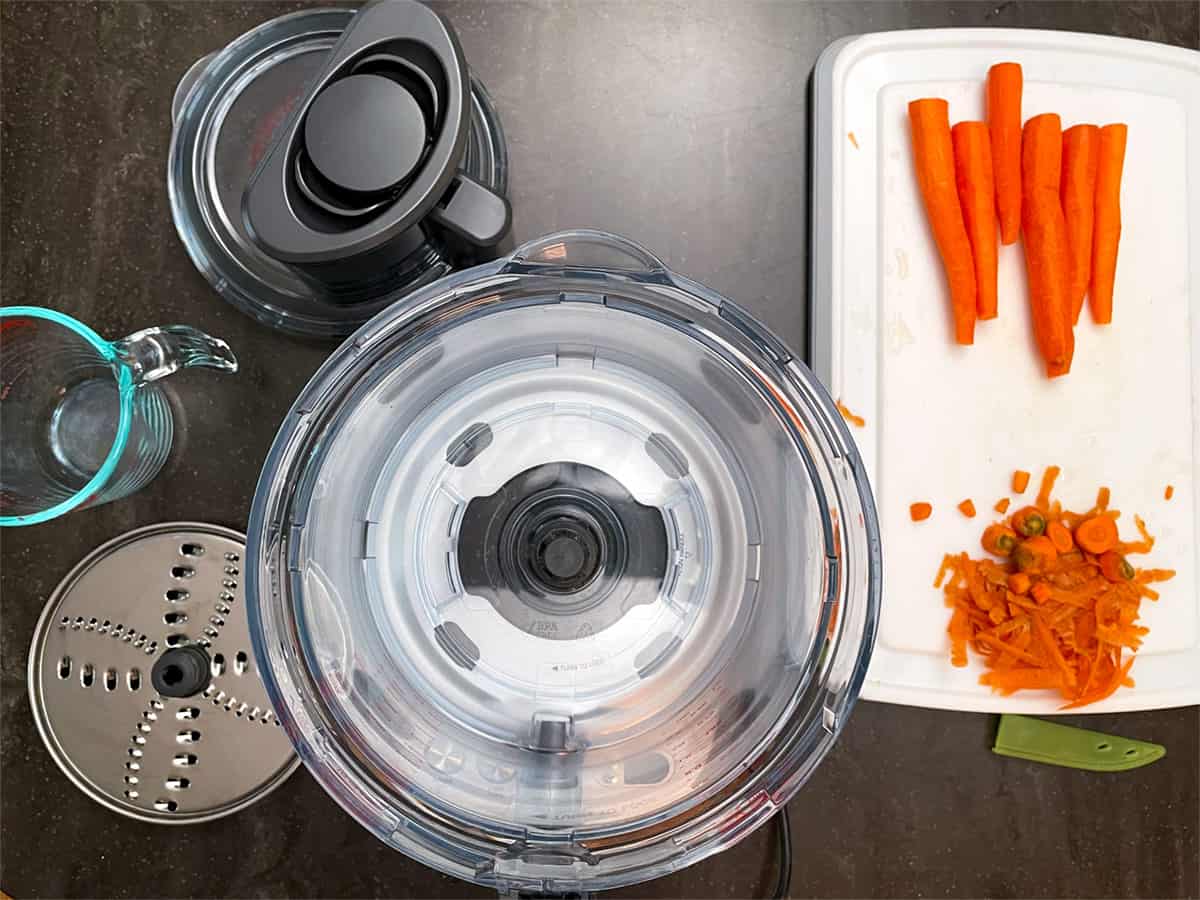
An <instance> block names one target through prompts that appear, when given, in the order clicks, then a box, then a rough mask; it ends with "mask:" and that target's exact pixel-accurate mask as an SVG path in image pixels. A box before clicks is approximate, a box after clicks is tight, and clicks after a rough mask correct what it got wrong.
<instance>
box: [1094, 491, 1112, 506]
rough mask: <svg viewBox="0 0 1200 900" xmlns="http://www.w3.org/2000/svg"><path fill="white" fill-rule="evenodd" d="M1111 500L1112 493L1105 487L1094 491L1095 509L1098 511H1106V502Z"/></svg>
mask: <svg viewBox="0 0 1200 900" xmlns="http://www.w3.org/2000/svg"><path fill="white" fill-rule="evenodd" d="M1111 498H1112V491H1110V490H1109V489H1108V488H1106V487H1102V488H1100V490H1098V491H1096V509H1099V510H1105V509H1108V501H1109V500H1110V499H1111Z"/></svg>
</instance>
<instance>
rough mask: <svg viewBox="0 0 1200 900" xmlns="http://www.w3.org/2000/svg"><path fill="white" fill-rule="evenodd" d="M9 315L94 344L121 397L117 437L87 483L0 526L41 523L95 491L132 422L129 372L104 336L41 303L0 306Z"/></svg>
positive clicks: (3, 314) (120, 450)
mask: <svg viewBox="0 0 1200 900" xmlns="http://www.w3.org/2000/svg"><path fill="white" fill-rule="evenodd" d="M13 316H31V317H33V318H35V319H45V320H47V321H49V322H54V323H55V324H56V325H62V326H63V327H64V328H69V329H71V331H73V332H75V333H76V334H77V335H79V336H80V337H81V338H83V339H84V340H85V341H87V342H88V343H89V344H91V345H92V346H93V347H95V348H96V350H97V351H98V352H99V353H100V355H101V356H103V357H104V359H105V360H107V361H108V362H109V363H112V364H113V369H114V371H115V373H116V376H117V393H118V395H119V396H120V398H121V412H120V418H119V419H118V421H117V436H116V438H114V439H113V444H112V447H110V448H109V450H108V456H107V457H105V459H104V463H103V465H101V466H100V468H99V470H97V472H96V474H95V475H93V476H92V478H91V480H90V481H89V482H88V483H87V484H85V485H84V486H83V487H82V488H80V489H79V490H78V491H76V492H75V493H74V494H72V495H71V496H70V497H68V498H67V499H66V500H63V501H62V502H61V503H56V504H55V505H54V506H51V507H49V508H47V509H43V510H41V511H40V512H35V513H30V514H29V515H27V516H0V526H8V525H36V524H38V523H39V522H45V521H47V520H49V519H53V518H56V517H57V516H61V515H62V514H63V513H68V512H70V511H71V510H73V509H75V507H77V506H79V505H80V504H81V503H83V502H85V501H86V500H88V499H90V498H91V497H93V496H94V495H96V494H97V493H99V492H100V490H101V489H102V488H103V487H104V483H105V482H106V481H108V479H109V477H110V476H111V475H112V473H113V471H114V470H115V469H116V468H117V461H118V460H120V458H121V454H122V453H124V452H125V445H126V444H127V443H128V442H129V430H130V427H131V425H132V423H133V376H132V375H130V373H129V369H128V368H127V367H126V366H125V365H124V363H122V362H121V358H120V357H119V356H118V355H117V351H116V348H115V347H113V345H112V343H111V342H110V341H106V340H104V338H102V337H100V335H98V334H96V332H94V331H92V329H90V328H88V327H87V326H86V325H84V324H83V323H82V322H79V321H77V320H75V319H72V318H71V317H70V316H67V315H63V314H62V313H60V312H55V311H54V310H52V309H46V308H45V307H42V306H6V307H3V308H0V319H6V318H10V317H13Z"/></svg>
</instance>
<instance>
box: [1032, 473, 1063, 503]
mask: <svg viewBox="0 0 1200 900" xmlns="http://www.w3.org/2000/svg"><path fill="white" fill-rule="evenodd" d="M1061 472H1062V469H1060V468H1059V467H1058V466H1046V471H1045V472H1043V473H1042V486H1041V489H1039V490H1038V495H1037V500H1035V501H1034V502H1035V503H1036V504H1037V505H1038V506H1039V507H1040V508H1041V509H1046V510H1048V509H1049V508H1050V492H1051V491H1053V490H1054V482H1056V481H1058V476H1059V474H1060V473H1061Z"/></svg>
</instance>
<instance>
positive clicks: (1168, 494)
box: [1163, 484, 1175, 500]
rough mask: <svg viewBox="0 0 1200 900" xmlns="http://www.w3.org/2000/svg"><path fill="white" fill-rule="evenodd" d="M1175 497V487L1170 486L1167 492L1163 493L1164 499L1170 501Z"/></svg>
mask: <svg viewBox="0 0 1200 900" xmlns="http://www.w3.org/2000/svg"><path fill="white" fill-rule="evenodd" d="M1174 496H1175V485H1173V484H1168V485H1167V489H1166V490H1165V491H1163V499H1164V500H1170V499H1171V498H1172V497H1174Z"/></svg>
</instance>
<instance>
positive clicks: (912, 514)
mask: <svg viewBox="0 0 1200 900" xmlns="http://www.w3.org/2000/svg"><path fill="white" fill-rule="evenodd" d="M932 514H933V507H932V506H930V505H929V504H928V503H914V504H912V505H911V506H910V507H909V508H908V515H909V518H911V519H912V520H913V521H914V522H924V521H925V520H926V519H928V518H929V517H930V516H931V515H932Z"/></svg>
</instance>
